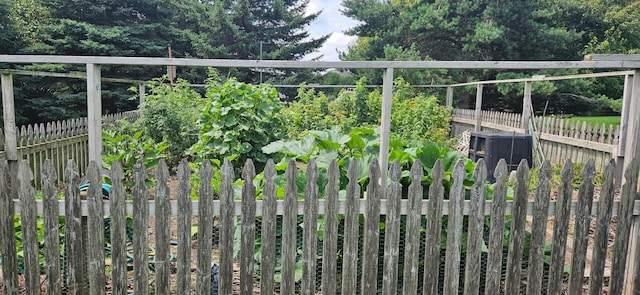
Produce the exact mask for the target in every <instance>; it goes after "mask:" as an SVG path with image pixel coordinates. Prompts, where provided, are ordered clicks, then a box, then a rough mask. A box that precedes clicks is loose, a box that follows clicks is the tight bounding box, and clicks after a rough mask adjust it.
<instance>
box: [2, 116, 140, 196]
mask: <svg viewBox="0 0 640 295" xmlns="http://www.w3.org/2000/svg"><path fill="white" fill-rule="evenodd" d="M138 116H139V112H138V111H128V112H122V113H116V114H108V115H104V116H103V117H102V122H103V123H105V124H108V123H113V122H116V121H118V120H122V119H128V120H132V121H134V120H136V119H137V118H138ZM0 143H2V144H0V159H6V157H5V140H4V133H3V130H2V129H0ZM7 144H8V143H7ZM16 144H17V145H16V148H17V150H18V155H19V157H20V158H22V159H25V160H27V162H28V163H29V167H31V169H32V170H33V172H34V177H35V180H36V181H35V186H36V188H38V189H39V188H40V184H41V181H40V171H41V170H42V165H43V163H44V160H45V159H51V160H52V161H53V165H54V167H55V169H56V172H57V175H60V178H59V179H58V180H59V181H60V182H62V181H63V179H62V175H63V174H64V173H63V171H64V168H65V165H66V161H67V160H68V159H74V160H75V161H76V163H77V164H78V169H79V172H80V173H83V174H84V172H85V168H86V167H87V165H88V164H89V157H88V154H87V145H88V122H87V118H86V117H83V118H77V119H68V120H60V121H54V122H47V123H40V124H33V125H32V124H29V125H22V126H20V127H19V128H17V130H16Z"/></svg>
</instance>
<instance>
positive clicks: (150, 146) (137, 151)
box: [102, 120, 169, 189]
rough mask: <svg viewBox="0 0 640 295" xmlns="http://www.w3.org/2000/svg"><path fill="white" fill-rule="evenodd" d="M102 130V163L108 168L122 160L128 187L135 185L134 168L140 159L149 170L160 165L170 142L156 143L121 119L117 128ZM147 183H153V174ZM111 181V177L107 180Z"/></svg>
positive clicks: (148, 176)
mask: <svg viewBox="0 0 640 295" xmlns="http://www.w3.org/2000/svg"><path fill="white" fill-rule="evenodd" d="M110 127H111V128H105V129H103V130H102V139H103V146H104V150H103V153H102V164H103V166H104V167H105V168H106V169H111V165H112V164H113V162H115V161H120V164H121V165H122V169H123V171H124V184H125V188H126V189H132V188H133V186H134V184H135V183H134V178H133V168H134V166H135V164H136V162H137V161H138V160H142V162H143V163H144V165H145V167H146V168H147V171H150V170H151V169H153V168H155V167H157V166H158V162H159V161H160V159H162V158H164V157H165V156H166V155H165V151H166V150H167V148H169V143H167V142H165V141H162V142H160V143H156V142H155V141H154V140H153V139H151V138H149V137H146V136H145V135H144V133H143V131H142V130H137V131H136V130H135V129H134V127H135V126H134V125H133V124H131V123H129V122H127V121H125V120H121V121H118V122H117V128H116V127H115V126H110ZM146 179H147V180H146V181H147V185H148V186H151V185H152V184H153V179H154V178H153V175H152V174H151V173H149V174H148V175H147V177H146ZM105 181H106V182H107V183H110V180H109V179H106V180H105Z"/></svg>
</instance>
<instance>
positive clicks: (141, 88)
mask: <svg viewBox="0 0 640 295" xmlns="http://www.w3.org/2000/svg"><path fill="white" fill-rule="evenodd" d="M145 91H146V90H145V86H144V83H140V84H138V97H139V98H140V105H142V104H143V103H144V99H145ZM138 108H139V107H138Z"/></svg>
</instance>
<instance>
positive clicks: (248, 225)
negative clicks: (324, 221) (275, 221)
mask: <svg viewBox="0 0 640 295" xmlns="http://www.w3.org/2000/svg"><path fill="white" fill-rule="evenodd" d="M294 166H295V165H294ZM255 176H256V172H255V167H254V166H253V162H252V161H251V160H247V162H246V163H245V165H244V168H243V169H242V180H243V181H244V184H243V186H242V230H241V232H240V234H241V235H242V237H241V239H240V294H245V295H249V294H253V265H254V260H253V251H254V247H255V245H254V244H255V235H256V187H255V185H254V184H253V178H254V177H255ZM293 245H294V247H295V236H294V243H293ZM294 253H295V252H294ZM293 256H294V258H295V254H293ZM294 261H295V260H294ZM292 282H293V280H292ZM202 294H209V293H206V292H204V293H202Z"/></svg>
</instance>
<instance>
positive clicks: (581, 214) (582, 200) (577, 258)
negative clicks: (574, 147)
mask: <svg viewBox="0 0 640 295" xmlns="http://www.w3.org/2000/svg"><path fill="white" fill-rule="evenodd" d="M594 170H595V166H594V162H593V160H589V161H588V162H587V164H585V165H584V167H583V168H582V172H581V174H582V180H583V182H582V184H581V185H580V188H579V190H578V205H577V207H576V217H575V220H576V225H575V229H574V240H573V256H572V257H571V273H570V275H569V289H568V292H569V294H581V293H582V284H583V282H582V279H583V278H584V268H585V262H586V261H585V257H586V254H587V243H585V242H584V241H585V240H586V239H588V235H589V225H590V223H591V206H592V202H591V201H592V199H593V182H592V181H593V177H594V176H595V171H594Z"/></svg>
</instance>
